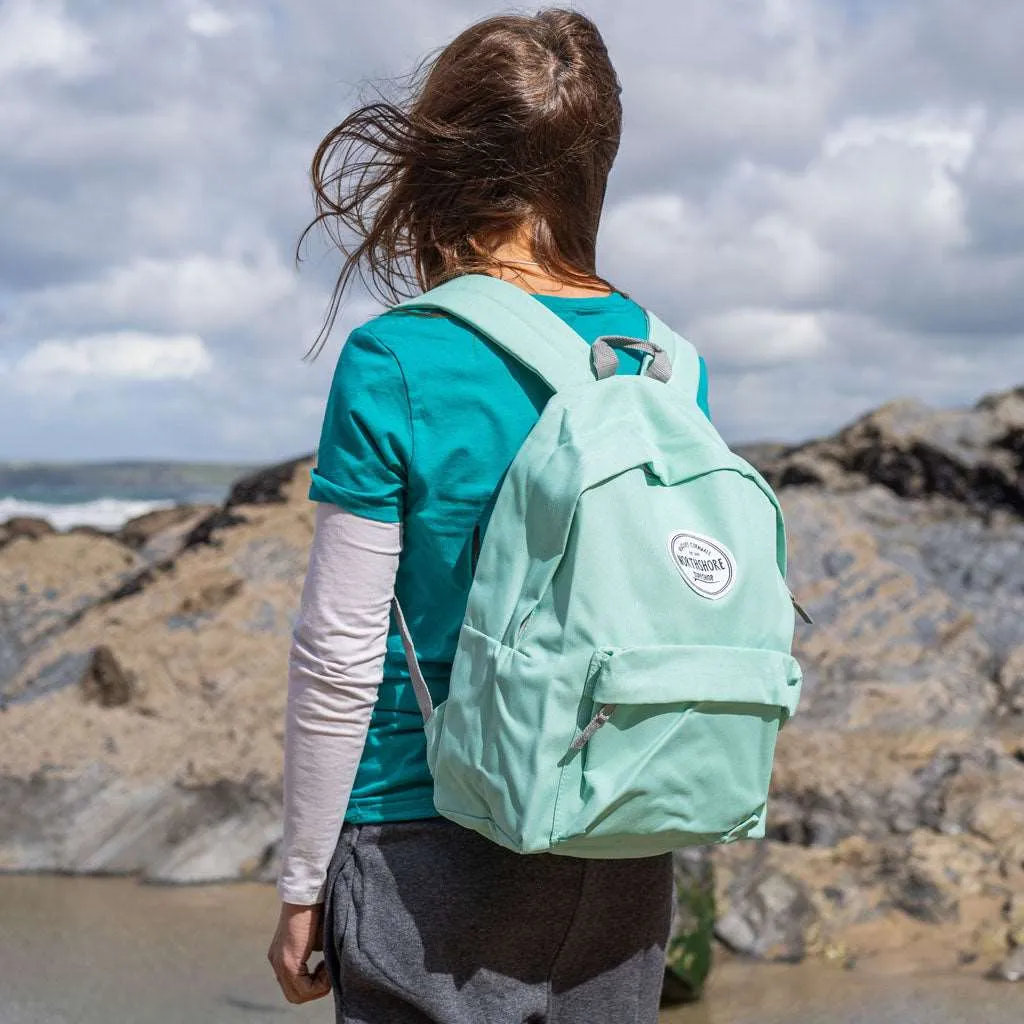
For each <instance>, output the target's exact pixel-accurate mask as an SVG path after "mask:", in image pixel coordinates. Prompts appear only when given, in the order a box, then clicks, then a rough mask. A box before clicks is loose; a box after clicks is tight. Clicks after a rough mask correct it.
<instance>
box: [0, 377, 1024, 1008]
mask: <svg viewBox="0 0 1024 1024" xmlns="http://www.w3.org/2000/svg"><path fill="white" fill-rule="evenodd" d="M748 454H750V455H751V456H752V457H753V458H754V459H755V460H756V461H757V462H758V464H759V465H760V466H761V467H762V468H763V470H764V471H765V473H766V474H767V475H768V476H769V478H770V479H771V480H772V481H773V482H774V483H775V484H776V485H777V486H778V487H779V489H780V493H781V496H782V500H783V505H784V508H785V511H786V516H787V523H788V528H789V533H790V537H791V542H792V559H791V565H792V571H791V577H790V582H791V584H792V586H793V589H794V590H795V591H796V593H797V595H798V596H799V598H800V599H801V602H802V603H803V604H804V605H805V606H806V607H807V608H808V609H809V610H810V612H811V613H812V615H813V616H814V619H815V625H814V626H812V627H807V626H801V627H799V631H798V642H797V653H798V655H799V657H800V660H801V662H802V664H803V666H804V669H805V686H804V698H803V701H802V705H801V707H800V710H799V713H798V715H797V716H796V717H795V718H794V719H793V721H792V722H791V723H790V724H789V725H788V726H787V727H786V729H785V730H784V732H783V733H782V735H781V737H780V740H779V746H778V756H777V763H776V772H775V777H774V783H773V794H772V798H771V802H770V805H769V835H768V839H767V840H766V841H764V842H763V843H740V844H736V845H734V846H730V847H725V848H721V849H718V850H715V851H714V854H713V862H714V866H715V877H714V883H713V892H712V891H711V881H710V877H709V875H708V864H709V860H708V858H707V855H706V854H695V855H694V856H695V857H696V860H694V861H693V862H692V863H690V864H689V868H688V869H687V870H689V871H690V872H691V874H690V875H688V876H687V880H685V886H686V889H685V894H684V898H683V899H682V901H681V903H680V914H679V915H677V924H679V923H680V922H681V926H682V930H681V931H679V932H678V933H677V936H676V942H675V944H674V947H673V948H674V951H675V952H674V953H673V956H674V958H675V959H671V958H670V967H672V968H673V970H674V972H675V973H674V977H675V978H676V979H677V980H678V979H681V981H680V985H679V987H678V989H677V995H678V996H679V997H680V998H687V997H688V994H689V995H691V996H692V995H693V994H695V993H696V992H698V991H699V987H700V984H701V983H702V981H703V977H704V974H705V973H706V969H707V965H708V963H709V961H710V954H711V949H710V946H709V945H708V944H707V942H706V930H705V933H704V937H703V939H701V940H700V941H697V942H690V941H689V936H690V935H691V934H694V933H690V932H688V931H687V928H688V925H687V922H690V923H691V924H692V923H693V922H696V921H698V920H701V919H702V918H701V915H702V914H703V915H704V916H705V917H708V916H709V915H710V913H711V909H712V908H714V907H715V906H716V905H717V923H716V926H715V932H716V935H717V939H718V942H719V944H720V946H721V947H725V948H727V949H729V950H731V951H732V952H733V953H735V954H739V955H745V956H753V957H757V958H761V959H769V960H781V961H792V960H796V959H800V958H802V957H808V956H811V957H825V958H827V959H830V960H834V961H836V962H839V963H843V964H846V965H848V966H853V965H855V964H856V963H858V962H860V961H862V960H864V959H867V958H870V957H874V956H899V957H901V958H903V959H904V960H909V961H910V962H914V963H919V964H927V965H930V966H936V967H943V968H950V969H952V968H957V969H966V970H971V969H973V970H977V971H978V972H988V971H996V972H997V973H999V974H1000V976H1002V977H1006V978H1010V977H1014V976H1017V975H1019V974H1020V973H1021V972H1020V967H1019V960H1020V950H1021V949H1022V948H1024V944H1022V939H1024V910H1022V907H1024V740H1022V736H1024V477H1022V469H1024V390H1017V391H1012V392H1008V393H1007V394H1005V395H1000V396H993V397H991V398H988V399H985V400H984V401H983V402H981V403H980V404H979V405H978V406H977V407H976V408H975V409H973V410H968V411H963V412H936V411H933V410H928V409H926V408H924V407H922V406H920V405H917V404H914V403H897V404H894V405H891V406H887V407H886V408H884V409H881V410H879V411H878V412H876V413H873V414H871V415H870V416H867V417H865V418H864V419H862V420H861V421H859V422H858V423H855V424H853V425H851V426H850V427H848V428H847V429H845V430H843V431H841V432H840V433H839V434H837V435H836V436H835V437H833V438H828V439H825V440H822V441H817V442H814V443H811V444H806V445H802V446H799V447H797V448H784V447H780V446H762V447H759V448H757V449H755V450H752V451H750V452H749V453H748ZM308 465H309V464H308V462H301V461H300V462H289V463H286V464H283V465H281V466H278V467H273V468H271V469H270V470H267V471H266V472H264V473H261V474H253V475H250V476H248V477H246V478H245V479H244V480H242V481H240V482H239V484H238V486H237V487H235V488H234V490H233V491H232V494H231V496H230V497H229V499H228V501H227V502H225V504H224V506H223V507H221V508H217V509H212V510H211V509H203V510H195V511H194V512H192V513H190V514H189V515H184V514H183V515H182V517H181V518H180V519H175V520H174V521H173V523H172V522H171V521H170V520H166V521H162V522H160V523H157V522H156V521H151V522H150V523H148V524H145V525H144V526H142V525H140V526H139V527H137V528H134V529H129V530H127V532H125V531H122V533H123V534H124V535H123V536H122V537H121V538H120V539H118V538H111V537H85V536H69V535H67V534H53V535H49V534H46V535H43V536H39V537H36V538H31V537H28V536H19V537H18V538H16V539H14V540H11V541H8V543H7V544H6V546H5V547H3V550H2V551H0V697H3V698H4V699H5V700H6V705H7V710H6V712H4V714H3V716H2V717H0V723H2V728H3V731H4V739H5V742H4V744H3V745H2V746H0V776H2V777H3V781H2V783H0V807H2V808H3V810H2V811H0V826H2V827H0V865H2V866H5V867H7V868H12V869H13V868H29V869H33V868H35V869H47V870H51V869H52V870H70V871H75V870H81V871H87V870H102V871H122V870H123V871H133V872H140V873H142V874H143V875H145V876H147V877H151V878H159V879H161V880H192V881H198V880H209V879H214V878H218V879H220V878H227V877H270V876H271V875H272V873H273V870H274V864H275V857H276V840H277V838H278V833H277V831H276V830H277V829H278V828H279V803H278V801H279V792H278V791H279V785H280V784H279V779H280V767H281V763H280V762H281V722H282V716H283V703H284V679H285V669H286V656H287V646H288V638H289V636H290V633H291V628H292V616H293V614H294V610H295V608H296V607H297V604H298V598H299V593H300V590H301V585H302V578H303V575H304V571H305V565H306V553H307V549H308V544H309V540H310V538H311V535H312V509H311V507H310V506H309V504H308V502H306V500H305V492H306V483H307V478H306V471H307V469H308ZM140 537H141V538H143V539H142V541H141V543H140V542H139V540H138V539H137V538H140ZM101 649H104V650H105V651H107V652H108V653H107V654H104V655H102V657H101V662H102V663H103V664H104V665H106V666H107V667H106V668H103V667H102V666H101V667H100V668H99V669H98V668H97V657H98V655H97V652H98V651H99V650H101ZM113 665H116V666H117V669H116V671H114V670H113V669H112V668H111V667H110V666H113ZM97 673H98V674H99V675H100V676H102V677H103V678H104V679H108V680H115V683H114V684H113V685H110V686H107V692H109V693H110V694H113V695H116V696H115V697H114V699H112V700H108V701H106V702H105V703H104V702H103V701H102V700H84V699H83V679H87V678H92V679H93V681H94V682H93V683H91V684H89V685H90V686H92V685H96V686H97V687H98V689H97V691H96V692H103V691H104V685H105V684H98V683H96V677H97ZM118 679H122V680H125V681H126V680H129V679H130V680H131V683H130V684H129V685H128V686H121V685H120V684H117V683H116V680H118ZM84 691H85V692H88V691H89V687H88V686H86V687H84ZM125 696H127V699H124V698H125ZM5 787H6V788H5ZM682 863H683V860H682V859H681V860H680V864H682ZM690 896H693V897H694V899H693V900H690ZM699 930H700V929H699V928H698V931H699Z"/></svg>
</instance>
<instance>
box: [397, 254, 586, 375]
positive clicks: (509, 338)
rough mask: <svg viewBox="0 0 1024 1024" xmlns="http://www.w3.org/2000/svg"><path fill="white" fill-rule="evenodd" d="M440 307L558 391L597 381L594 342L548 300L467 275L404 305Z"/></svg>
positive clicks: (485, 277) (402, 306)
mask: <svg viewBox="0 0 1024 1024" xmlns="http://www.w3.org/2000/svg"><path fill="white" fill-rule="evenodd" d="M393 308H395V309H439V310H443V311H444V312H446V313H450V314H451V315H452V316H454V317H456V318H457V319H459V320H462V321H464V322H465V323H468V324H469V325H470V326H472V327H475V328H476V329H477V330H479V331H480V332H481V333H482V334H484V335H486V337H487V338H488V339H490V341H492V342H493V343H494V344H495V345H497V346H498V347H499V348H501V349H503V350H504V351H505V352H507V353H508V354H509V355H510V356H512V357H513V358H514V359H517V360H518V361H519V362H520V363H522V364H523V365H524V366H525V367H526V368H527V369H529V370H532V371H533V372H534V373H536V374H537V376H538V377H540V378H541V379H542V380H543V381H544V382H545V383H546V384H547V385H548V387H550V388H551V389H552V390H553V391H560V390H562V389H563V388H567V387H571V386H572V385H574V384H585V383H587V382H588V381H593V379H594V375H593V374H592V373H591V371H590V346H589V345H588V344H587V343H586V342H585V341H584V340H583V339H582V338H581V337H580V336H579V335H578V334H577V333H576V332H575V331H574V330H573V329H572V328H571V327H569V325H568V324H566V323H565V321H563V320H562V319H561V317H559V316H558V314H557V313H553V312H552V311H551V310H550V309H548V308H547V306H545V305H544V304H543V303H540V302H538V301H537V300H536V299H534V298H531V297H530V295H528V294H527V293H526V292H524V291H523V290H522V289H521V288H517V287H516V286H515V285H514V284H511V283H509V282H508V281H502V280H500V279H498V278H496V277H491V276H490V275H488V274H464V275H462V276H461V277H456V278H453V279H452V280H451V281H446V282H445V283H444V284H441V285H438V286H437V287H436V288H432V289H431V290H430V291H429V292H424V294H423V295H418V296H416V297H415V298H413V299H408V300H406V301H405V302H402V303H399V304H398V305H397V306H395V307H393Z"/></svg>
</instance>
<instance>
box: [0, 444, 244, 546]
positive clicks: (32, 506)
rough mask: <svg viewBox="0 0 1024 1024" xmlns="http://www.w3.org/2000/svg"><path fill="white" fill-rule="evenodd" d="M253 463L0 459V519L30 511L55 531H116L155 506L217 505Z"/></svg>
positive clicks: (1, 521)
mask: <svg viewBox="0 0 1024 1024" xmlns="http://www.w3.org/2000/svg"><path fill="white" fill-rule="evenodd" d="M254 468H255V467H254V466H252V465H249V464H239V463H194V462H154V461H135V462H97V463H68V464H60V463H28V462H0V523H4V522H6V521H7V520H8V519H12V518H14V517H15V516H29V517H31V518H35V519H44V520H46V521H47V522H48V523H50V524H51V525H52V526H53V527H54V528H55V529H57V530H69V529H71V528H72V527H74V526H92V527H95V528H97V529H100V530H117V529H120V527H122V526H123V525H124V524H125V523H126V522H128V521H129V520H130V519H134V518H136V517H137V516H141V515H144V514H145V513H147V512H152V511H153V510H155V509H161V508H170V507H172V506H174V505H178V504H208V503H209V504H220V503H221V502H222V501H223V500H224V498H225V497H226V496H227V493H228V491H229V489H230V487H231V484H232V483H233V482H234V481H235V480H237V479H238V478H239V477H241V476H244V475H245V474H246V473H248V472H251V471H252V470H253V469H254Z"/></svg>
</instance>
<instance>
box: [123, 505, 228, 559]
mask: <svg viewBox="0 0 1024 1024" xmlns="http://www.w3.org/2000/svg"><path fill="white" fill-rule="evenodd" d="M213 511H214V508H213V506H211V505H176V506H175V507H174V508H165V509H156V510H155V511H153V512H147V513H146V514H145V515H142V516H138V517H137V518H135V519H131V520H129V521H128V522H127V523H125V524H124V526H122V527H121V529H120V530H118V531H117V532H116V533H114V534H113V535H112V536H113V537H114V539H115V540H118V541H120V542H121V543H122V544H124V545H126V546H127V547H129V548H131V549H132V550H133V551H142V550H143V549H145V548H146V547H147V546H149V545H152V544H153V542H154V541H155V540H156V539H157V538H159V537H161V536H162V535H166V534H167V533H169V532H173V531H175V530H176V529H177V528H179V527H182V526H184V525H186V524H187V525H189V526H194V525H195V521H197V520H201V519H203V518H205V517H206V516H208V515H210V514H211V513H212V512H213Z"/></svg>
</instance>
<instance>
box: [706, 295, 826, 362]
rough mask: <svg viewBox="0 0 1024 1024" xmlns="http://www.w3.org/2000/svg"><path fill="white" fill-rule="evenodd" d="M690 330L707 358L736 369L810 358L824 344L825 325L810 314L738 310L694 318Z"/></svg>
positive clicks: (818, 354) (818, 353) (814, 355)
mask: <svg viewBox="0 0 1024 1024" xmlns="http://www.w3.org/2000/svg"><path fill="white" fill-rule="evenodd" d="M691 330H692V332H693V335H694V337H696V338H699V339H700V343H701V348H702V349H703V350H704V352H705V354H706V357H707V358H708V359H710V360H711V361H712V362H715V363H717V364H719V365H721V366H729V367H734V368H739V369H750V368H753V367H761V366H778V365H780V364H786V363H794V362H801V361H805V360H808V359H814V358H817V357H820V356H822V355H824V354H825V351H826V349H827V347H828V334H827V332H826V330H825V327H824V325H823V324H822V322H821V318H820V317H818V316H816V315H815V314H813V313H786V312H780V311H779V310H772V309H739V310H735V311H733V312H729V313H722V314H719V315H717V316H710V317H707V318H705V319H700V320H697V321H696V322H695V323H694V324H693V325H692V327H691Z"/></svg>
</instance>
